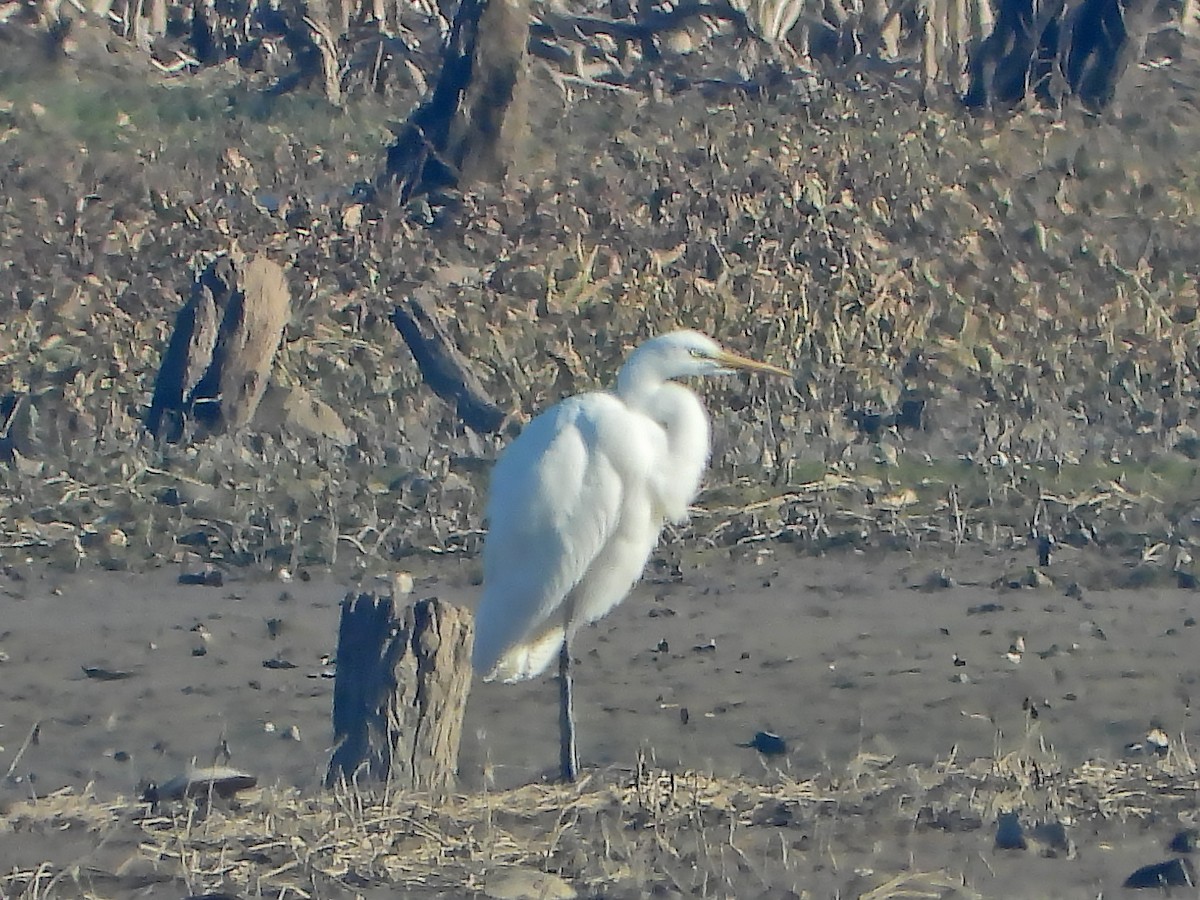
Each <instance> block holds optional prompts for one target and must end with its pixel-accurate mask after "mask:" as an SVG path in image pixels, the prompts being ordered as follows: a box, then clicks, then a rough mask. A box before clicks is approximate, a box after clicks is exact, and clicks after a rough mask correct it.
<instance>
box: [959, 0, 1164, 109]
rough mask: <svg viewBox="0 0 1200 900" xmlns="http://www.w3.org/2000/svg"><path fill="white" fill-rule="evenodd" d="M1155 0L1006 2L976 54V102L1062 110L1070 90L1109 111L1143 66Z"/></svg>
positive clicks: (972, 93) (972, 85) (968, 99)
mask: <svg viewBox="0 0 1200 900" xmlns="http://www.w3.org/2000/svg"><path fill="white" fill-rule="evenodd" d="M1152 7H1153V4H1150V3H1149V2H1148V0H999V2H998V3H997V8H996V18H995V23H994V25H993V29H992V32H991V34H989V35H988V36H987V37H986V38H985V39H984V40H983V41H982V42H981V43H980V44H979V46H978V47H977V48H976V49H975V51H974V52H973V53H972V54H971V60H970V64H969V66H968V88H967V92H966V95H965V96H964V97H963V101H964V103H965V104H966V105H967V106H969V107H1000V108H1006V107H1013V106H1016V105H1017V104H1019V103H1021V102H1023V101H1025V100H1027V99H1033V100H1036V101H1037V102H1039V103H1041V104H1043V105H1045V106H1048V107H1051V108H1059V107H1061V106H1062V105H1063V103H1064V101H1065V100H1066V98H1067V97H1068V96H1074V97H1077V98H1078V99H1079V100H1080V101H1082V103H1083V104H1084V106H1086V107H1088V108H1089V109H1093V110H1098V109H1103V108H1104V107H1105V106H1107V105H1108V104H1109V103H1110V102H1111V101H1112V98H1113V96H1114V94H1115V92H1116V88H1117V83H1118V82H1119V81H1120V80H1121V76H1122V75H1124V74H1125V71H1126V70H1127V69H1128V68H1129V67H1130V66H1131V65H1134V64H1136V62H1137V58H1138V56H1139V55H1140V53H1141V51H1142V48H1143V45H1144V44H1145V40H1146V35H1147V33H1148V31H1149V28H1150V25H1151V22H1150V19H1149V13H1150V11H1151V10H1152Z"/></svg>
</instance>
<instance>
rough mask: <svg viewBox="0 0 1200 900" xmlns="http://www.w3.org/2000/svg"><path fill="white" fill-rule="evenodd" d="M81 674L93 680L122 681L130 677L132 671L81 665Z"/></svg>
mask: <svg viewBox="0 0 1200 900" xmlns="http://www.w3.org/2000/svg"><path fill="white" fill-rule="evenodd" d="M82 668H83V674H84V675H86V676H87V677H88V678H91V679H93V680H94V681H123V680H124V679H126V678H132V677H133V673H132V672H126V671H125V670H124V669H106V668H104V667H103V666H83V667H82Z"/></svg>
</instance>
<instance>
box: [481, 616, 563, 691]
mask: <svg viewBox="0 0 1200 900" xmlns="http://www.w3.org/2000/svg"><path fill="white" fill-rule="evenodd" d="M562 645H563V629H562V626H559V627H557V628H551V629H549V630H548V631H544V632H542V633H541V634H540V635H538V636H537V637H536V638H534V639H533V640H530V641H526V642H525V643H522V644H517V645H516V646H515V647H511V648H509V649H508V650H506V651H505V652H504V654H503V655H502V656H501V657H500V659H499V661H498V662H497V663H496V664H495V665H494V666H493V667H492V668H491V670H490V671H489V672H488V673H487V674H486V675H484V676H483V680H484V681H496V680H499V681H503V682H505V683H506V684H511V683H512V682H514V681H527V680H529V679H530V678H536V677H537V676H539V675H541V674H542V673H543V672H545V671H546V669H548V668H549V667H550V664H551V663H552V662H553V661H554V659H555V658H556V657H557V656H558V654H559V651H560V650H561V649H562Z"/></svg>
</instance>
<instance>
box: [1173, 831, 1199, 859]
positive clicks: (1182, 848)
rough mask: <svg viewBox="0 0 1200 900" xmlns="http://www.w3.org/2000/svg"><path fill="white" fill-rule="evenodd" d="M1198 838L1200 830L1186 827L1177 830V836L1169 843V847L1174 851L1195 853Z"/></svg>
mask: <svg viewBox="0 0 1200 900" xmlns="http://www.w3.org/2000/svg"><path fill="white" fill-rule="evenodd" d="M1197 838H1200V830H1197V829H1195V828H1184V829H1182V830H1180V831H1178V832H1176V834H1175V837H1173V838H1171V843H1169V844H1167V849H1168V850H1170V851H1171V852H1172V853H1195V852H1196V841H1197Z"/></svg>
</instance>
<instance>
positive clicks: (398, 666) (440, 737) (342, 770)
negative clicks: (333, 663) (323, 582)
mask: <svg viewBox="0 0 1200 900" xmlns="http://www.w3.org/2000/svg"><path fill="white" fill-rule="evenodd" d="M402 616H403V617H402V618H401V619H397V618H395V615H394V607H393V600H392V598H391V597H379V598H376V597H375V596H373V595H371V594H360V595H359V596H358V597H354V596H353V595H349V596H347V597H346V599H345V600H343V601H342V620H341V626H340V629H339V632H338V650H337V681H336V682H335V683H334V690H333V731H334V740H335V744H336V747H335V749H334V751H333V756H332V758H331V759H330V761H329V769H328V772H327V773H326V776H325V783H326V785H327V786H331V785H333V784H336V783H337V782H338V781H340V780H343V779H344V780H346V781H350V782H357V781H360V780H361V779H362V778H363V777H364V776H365V777H366V778H369V779H371V780H374V781H381V782H387V783H389V784H392V785H397V786H399V787H401V788H403V789H413V790H427V791H440V790H445V789H447V788H449V787H450V786H451V785H453V783H454V780H455V777H456V776H457V773H458V745H459V740H460V738H461V737H462V723H463V713H464V712H465V711H466V706H467V695H468V693H469V692H470V689H471V647H472V644H473V642H474V623H473V621H472V619H471V615H470V613H468V612H467V611H466V610H463V609H460V608H459V607H456V606H451V605H450V604H448V603H444V602H442V601H440V600H437V599H436V598H434V599H430V600H421V601H418V602H417V603H415V604H413V605H411V606H408V607H406V608H405V609H404V611H403V613H402Z"/></svg>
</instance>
